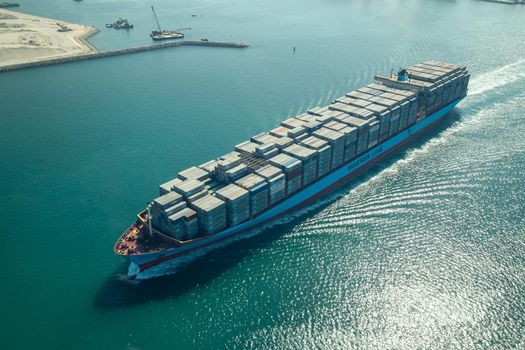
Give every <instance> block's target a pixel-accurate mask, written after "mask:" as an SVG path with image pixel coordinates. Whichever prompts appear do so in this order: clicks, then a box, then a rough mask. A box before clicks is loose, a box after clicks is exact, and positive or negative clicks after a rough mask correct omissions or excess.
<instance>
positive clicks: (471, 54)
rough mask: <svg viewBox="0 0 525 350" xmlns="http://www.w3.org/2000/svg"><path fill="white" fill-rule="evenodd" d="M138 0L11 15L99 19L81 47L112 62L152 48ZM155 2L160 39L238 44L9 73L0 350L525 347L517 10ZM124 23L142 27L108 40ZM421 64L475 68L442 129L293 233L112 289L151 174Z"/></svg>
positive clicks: (2, 133)
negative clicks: (172, 32) (107, 54)
mask: <svg viewBox="0 0 525 350" xmlns="http://www.w3.org/2000/svg"><path fill="white" fill-rule="evenodd" d="M148 5H149V4H146V3H144V2H141V1H126V0H123V1H107V0H84V1H83V2H80V3H77V2H74V1H69V0H67V1H66V0H54V1H45V2H42V1H36V0H27V1H25V2H24V3H23V6H22V7H21V8H20V10H24V11H27V12H30V13H32V14H37V15H42V16H48V17H53V18H59V19H64V20H69V21H73V22H80V23H90V24H94V25H96V26H98V27H100V28H102V31H101V33H99V34H98V35H97V36H95V37H93V38H92V40H91V41H92V42H93V43H94V44H95V45H96V46H97V47H99V48H100V49H103V50H108V49H112V48H120V47H128V46H133V45H141V44H145V43H148V37H147V34H148V31H150V30H151V27H152V18H151V14H150V12H149V9H148ZM155 5H156V7H157V10H158V12H159V17H160V19H161V22H162V23H163V24H164V23H166V27H169V26H178V25H184V26H191V27H192V30H191V32H188V34H187V35H188V37H191V38H194V39H199V38H202V37H207V38H210V39H217V40H221V39H226V40H243V41H246V42H248V43H250V44H251V48H249V49H247V50H233V49H211V48H189V47H188V48H177V49H168V50H162V51H156V52H148V53H143V54H136V55H129V56H122V57H116V58H111V59H106V60H96V61H91V62H84V63H77V64H68V65H63V66H54V67H47V68H40V69H35V70H30V71H20V72H12V73H8V74H1V75H0V106H1V115H0V139H1V142H0V198H1V201H0V210H1V211H2V213H3V215H2V216H1V217H0V225H1V226H2V227H3V230H2V233H1V234H0V239H1V244H0V279H1V281H2V287H1V288H0V300H2V305H3V307H2V312H1V316H0V317H1V318H0V320H1V324H2V331H1V332H0V346H1V347H2V348H4V349H23V348H27V349H29V348H31V349H33V348H50V349H93V348H98V349H173V348H176V349H185V348H222V347H228V348H258V349H278V348H297V349H303V348H345V349H348V348H351V349H524V348H525V338H524V334H525V317H524V315H525V294H524V290H525V278H524V277H525V229H524V227H525V226H524V224H525V220H524V217H525V215H524V214H525V199H524V190H525V138H524V136H525V123H524V121H525V107H524V106H525V90H524V89H523V87H524V86H525V58H524V57H525V46H524V45H523V35H524V34H525V24H524V23H525V21H523V19H524V18H525V7H514V6H505V5H498V4H494V3H486V2H479V1H473V0H464V1H437V0H435V1H432V0H425V1H416V0H412V1H401V0H391V1H386V0H385V1H364V0H362V1H359V0H354V1H316V0H304V1H293V0H288V1H265V2H260V1H253V0H249V1H235V0H230V1H206V0H200V1H187V2H182V1H167V0H159V2H157V3H155ZM191 14H196V15H197V17H191ZM119 16H122V17H127V18H129V19H130V21H131V22H133V23H134V24H135V29H134V30H132V31H129V32H125V31H114V30H107V29H105V28H103V25H104V24H105V23H107V22H111V21H113V20H115V19H116V18H117V17H119ZM293 46H295V47H296V52H295V54H294V53H293V52H292V47H293ZM426 59H439V60H446V61H451V62H455V63H460V64H465V65H467V66H468V67H469V69H470V71H471V73H472V79H471V85H470V94H469V96H468V97H467V98H466V99H465V100H464V101H463V102H461V103H460V104H459V105H458V107H457V108H456V109H455V110H454V111H453V112H452V113H450V115H449V116H448V117H447V119H446V121H445V122H444V123H443V124H442V125H441V126H439V127H438V128H437V129H436V130H434V131H432V132H430V133H429V134H428V135H426V136H425V137H422V138H421V139H419V140H417V141H416V142H414V143H413V144H412V145H410V146H409V147H407V148H405V149H403V150H401V151H400V152H398V153H397V154H395V155H394V156H392V157H391V158H390V159H389V160H387V161H384V162H382V163H381V164H379V165H378V166H376V167H375V168H373V169H372V170H371V171H369V172H368V173H367V174H365V175H364V176H362V177H361V178H359V179H358V180H356V181H355V182H354V183H352V184H349V185H347V186H345V187H343V188H341V189H340V190H338V191H337V192H336V193H334V194H333V195H331V196H330V197H329V198H326V199H324V200H323V201H322V202H320V203H318V204H317V205H316V206H315V207H314V208H313V209H312V210H310V211H308V212H303V213H301V214H300V215H298V216H297V217H296V218H295V219H294V220H293V221H292V222H291V223H288V224H284V225H280V226H276V227H273V228H271V229H268V230H266V231H264V232H263V233H262V234H260V235H258V236H256V237H253V238H250V239H247V240H244V241H240V242H236V243H234V244H233V245H231V246H229V247H228V248H225V249H223V250H221V251H218V252H216V253H213V254H211V255H210V256H208V257H206V258H204V259H203V260H201V261H198V262H196V263H194V264H193V265H192V266H191V267H190V268H189V269H185V270H183V271H181V272H180V273H178V274H177V275H174V276H169V277H165V278H159V279H156V280H151V281H146V282H140V283H139V282H136V281H135V282H129V281H126V280H125V278H124V275H125V272H126V262H125V261H124V260H121V259H120V258H118V257H116V256H115V255H113V253H112V245H113V243H114V241H115V239H116V238H117V237H118V235H119V234H120V232H121V231H122V230H124V229H125V228H126V227H127V225H128V224H129V223H130V221H131V220H132V219H133V215H134V214H135V212H136V211H138V210H139V209H141V208H142V207H143V206H144V204H145V202H146V201H147V200H148V199H150V198H151V197H153V196H154V195H155V194H156V189H157V185H158V184H159V183H161V182H164V181H166V180H168V179H170V178H171V177H173V176H174V175H175V174H176V172H177V170H180V169H182V168H184V167H187V166H190V165H193V164H195V163H202V162H204V161H205V160H208V159H209V158H212V157H216V156H218V155H220V154H222V153H225V152H227V151H228V150H230V149H231V146H232V145H233V144H235V143H238V142H241V141H243V140H244V139H246V138H247V137H249V136H250V135H253V134H255V133H258V132H261V131H264V130H267V129H269V128H271V127H273V126H274V125H277V123H278V122H279V120H281V119H284V118H285V117H288V116H293V115H295V114H298V113H300V112H302V111H304V110H305V109H307V108H309V107H313V106H316V105H319V104H325V103H328V102H329V101H331V100H332V99H334V98H336V97H338V96H341V95H343V94H344V93H345V92H347V91H349V90H350V89H352V88H357V87H359V86H362V85H364V84H366V83H368V82H370V81H371V80H372V79H373V76H374V74H376V73H382V74H388V73H389V72H390V69H392V68H394V69H397V68H398V67H400V66H403V65H408V64H414V63H417V62H418V61H421V60H426Z"/></svg>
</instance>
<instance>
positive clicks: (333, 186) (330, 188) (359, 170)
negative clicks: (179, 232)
mask: <svg viewBox="0 0 525 350" xmlns="http://www.w3.org/2000/svg"><path fill="white" fill-rule="evenodd" d="M449 113H450V112H449ZM447 114H448V113H447ZM443 117H444V116H443ZM443 117H441V118H440V119H438V120H436V121H435V122H433V123H432V124H429V125H428V126H427V127H425V128H424V129H421V130H419V131H418V132H417V133H415V134H413V135H411V136H409V137H408V138H406V139H405V140H404V141H402V142H400V143H398V144H397V145H395V146H394V147H392V148H391V149H390V150H388V151H386V152H385V153H383V154H381V155H380V156H378V157H377V158H374V159H373V160H372V161H370V162H368V163H365V164H363V165H362V166H361V167H360V168H357V169H356V170H354V171H353V172H351V173H350V174H348V175H345V176H344V177H342V178H341V179H339V180H337V181H336V182H334V183H333V184H331V185H330V186H328V187H326V188H324V189H323V190H322V191H319V192H317V193H316V194H315V195H313V196H312V197H310V198H308V199H306V200H304V201H303V202H301V203H299V204H297V205H296V206H294V207H292V208H290V209H288V210H286V211H283V212H282V213H280V214H278V215H276V216H273V217H271V218H270V219H268V220H266V221H263V222H261V223H260V224H259V225H264V224H265V223H267V222H269V221H273V220H275V219H277V218H279V217H281V216H283V215H286V214H288V213H290V212H292V211H295V210H297V209H299V208H302V207H304V206H306V205H308V204H310V203H311V202H312V201H314V200H316V199H318V198H319V197H321V196H325V195H326V194H328V193H330V192H333V191H334V190H335V189H336V188H337V187H340V186H341V185H342V184H344V183H346V182H349V181H350V180H352V179H353V178H355V177H356V176H359V175H361V174H362V173H363V172H365V171H366V170H368V169H370V168H371V167H372V166H374V165H376V164H377V163H379V162H380V161H382V160H383V159H385V158H386V157H388V156H389V155H391V154H392V153H393V152H395V151H397V150H398V149H399V148H401V147H402V146H404V145H406V144H407V143H409V142H410V141H412V140H414V138H416V137H418V136H419V135H421V134H423V133H425V132H427V131H429V130H430V129H431V128H433V127H435V126H436V125H437V124H439V123H440V122H441V121H443ZM345 166H346V164H345ZM250 230H253V227H251V228H248V229H245V230H242V231H239V232H236V233H234V234H232V235H231V236H226V237H223V238H221V239H218V240H216V241H213V242H210V243H206V244H203V245H200V246H198V247H194V248H190V249H188V250H185V251H183V252H180V253H176V254H173V255H168V256H163V257H162V258H158V259H156V260H153V261H150V262H147V263H144V264H141V265H139V269H140V271H141V272H142V271H144V270H146V269H149V268H150V267H153V266H155V265H158V264H160V263H163V262H165V261H168V260H171V259H175V258H177V257H179V256H182V255H185V254H188V253H191V252H193V251H195V250H198V249H202V248H203V247H206V246H209V245H210V244H215V243H217V242H221V241H223V240H225V239H227V238H231V237H233V236H236V235H239V234H242V233H245V232H247V231H250Z"/></svg>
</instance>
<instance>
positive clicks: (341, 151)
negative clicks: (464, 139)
mask: <svg viewBox="0 0 525 350" xmlns="http://www.w3.org/2000/svg"><path fill="white" fill-rule="evenodd" d="M374 78H375V82H374V83H371V84H369V85H367V86H365V87H362V88H360V89H357V90H354V91H350V92H348V93H347V94H345V95H344V96H341V97H339V98H337V99H335V100H334V101H333V102H332V103H331V104H330V105H328V106H325V107H315V108H312V109H310V110H308V111H307V112H305V113H303V114H301V115H298V116H296V117H293V118H289V119H287V120H284V121H283V122H281V125H280V126H278V127H276V128H275V129H273V130H271V131H269V132H264V133H261V134H258V135H255V136H253V137H251V138H250V139H249V140H247V141H245V142H242V143H240V144H238V145H236V146H235V148H234V151H232V152H230V153H228V154H225V155H223V156H221V157H218V158H216V159H213V160H210V161H208V162H206V163H204V164H201V165H198V166H193V167H191V168H188V169H186V170H183V171H181V172H179V173H178V174H177V177H176V178H175V179H173V180H170V181H168V182H166V183H163V184H161V185H160V188H159V191H160V193H159V197H157V198H155V199H154V200H153V201H152V202H151V203H150V204H148V206H147V207H146V208H145V209H144V210H143V211H142V212H140V213H139V214H138V215H137V219H136V221H135V222H134V223H133V224H132V225H131V226H130V227H129V228H128V229H127V230H126V231H125V232H124V233H123V234H122V235H121V237H120V238H119V239H118V241H117V243H116V244H115V247H114V250H115V253H117V254H118V255H121V256H125V257H127V258H129V260H130V265H129V269H128V275H129V276H130V277H132V278H138V279H146V278H150V277H155V276H160V275H164V274H168V273H173V272H175V271H176V269H177V268H178V267H179V266H181V265H184V264H186V263H188V262H189V261H192V260H194V259H195V258H196V257H198V256H201V255H203V254H205V253H206V252H209V251H211V250H214V249H217V248H219V247H221V246H223V245H225V244H228V243H230V242H232V241H234V240H236V239H239V238H243V237H246V236H247V235H249V234H253V232H254V231H255V230H256V229H259V228H260V227H262V226H263V225H265V224H268V223H270V222H272V221H275V220H276V219H277V218H279V217H283V216H284V215H286V214H289V213H291V212H292V211H294V210H297V209H298V208H300V207H303V206H306V205H307V204H309V203H311V202H312V201H315V200H316V199H319V198H320V197H322V196H324V195H326V194H327V193H329V192H331V191H333V190H335V189H336V188H338V187H339V186H340V185H341V184H343V183H345V182H348V181H350V180H352V179H353V178H355V177H356V176H358V175H359V174H360V173H362V172H364V171H365V170H367V169H368V168H369V167H371V166H372V165H374V164H375V163H377V162H378V161H380V160H382V159H384V158H385V157H387V156H388V155H389V154H391V153H392V152H394V151H395V150H396V149H398V148H399V147H401V146H403V145H405V144H406V143H407V142H409V141H411V140H413V139H415V138H417V137H418V136H420V135H421V134H423V133H424V132H425V131H427V130H429V129H430V128H431V127H432V126H434V125H435V124H437V123H438V122H439V121H440V120H442V119H443V117H444V116H445V115H446V114H447V113H448V112H450V111H451V110H452V109H453V108H454V107H455V106H456V104H457V103H459V102H460V101H461V100H462V99H463V98H464V97H465V96H466V94H467V87H468V83H469V78H470V74H469V72H468V71H467V69H466V67H464V66H460V65H456V64H450V63H445V62H439V61H426V62H423V63H419V64H416V65H414V66H412V67H409V68H406V69H400V70H399V72H398V73H397V74H390V76H381V75H376V76H375V77H374Z"/></svg>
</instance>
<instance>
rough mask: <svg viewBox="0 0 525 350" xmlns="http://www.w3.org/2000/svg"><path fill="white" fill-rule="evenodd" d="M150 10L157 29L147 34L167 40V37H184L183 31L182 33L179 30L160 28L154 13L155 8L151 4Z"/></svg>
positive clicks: (152, 37) (156, 38)
mask: <svg viewBox="0 0 525 350" xmlns="http://www.w3.org/2000/svg"><path fill="white" fill-rule="evenodd" d="M151 11H152V12H153V18H155V22H156V23H157V30H153V31H152V32H151V34H150V35H149V36H150V37H151V39H153V40H167V39H180V38H184V33H182V32H181V31H180V30H162V29H160V23H159V19H158V18H157V14H156V13H155V9H154V8H153V6H151Z"/></svg>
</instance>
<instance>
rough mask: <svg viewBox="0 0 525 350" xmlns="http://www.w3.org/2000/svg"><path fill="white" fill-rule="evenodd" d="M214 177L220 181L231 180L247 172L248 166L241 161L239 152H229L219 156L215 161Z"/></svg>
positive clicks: (228, 181)
mask: <svg viewBox="0 0 525 350" xmlns="http://www.w3.org/2000/svg"><path fill="white" fill-rule="evenodd" d="M214 169H215V171H214V173H215V178H216V179H217V180H218V181H219V182H220V183H230V182H233V181H235V180H237V179H239V178H241V177H243V176H244V175H246V174H247V173H248V172H249V169H248V167H247V166H246V165H245V164H243V163H242V162H241V157H240V153H239V152H235V151H234V152H230V153H228V154H225V155H223V156H222V157H219V158H218V159H217V161H216V163H215V168H214Z"/></svg>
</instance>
